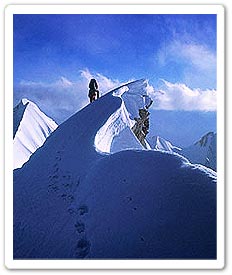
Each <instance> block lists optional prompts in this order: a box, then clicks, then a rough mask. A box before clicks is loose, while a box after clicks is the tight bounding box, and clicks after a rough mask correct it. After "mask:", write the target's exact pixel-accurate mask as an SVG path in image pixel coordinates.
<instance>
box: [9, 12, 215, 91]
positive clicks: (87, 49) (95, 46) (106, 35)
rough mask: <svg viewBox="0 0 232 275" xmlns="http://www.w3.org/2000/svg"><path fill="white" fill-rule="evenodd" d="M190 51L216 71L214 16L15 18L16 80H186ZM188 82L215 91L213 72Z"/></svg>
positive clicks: (190, 62) (193, 86) (191, 62)
mask: <svg viewBox="0 0 232 275" xmlns="http://www.w3.org/2000/svg"><path fill="white" fill-rule="evenodd" d="M191 47H194V49H192V54H193V55H194V54H195V55H196V57H195V58H197V57H198V58H200V59H201V58H202V56H198V54H203V55H204V56H205V58H207V57H209V61H208V62H210V64H208V65H211V66H212V67H214V68H211V69H212V70H213V69H215V67H216V64H211V63H212V62H213V61H214V60H212V59H213V56H215V55H216V16H215V15H108V14H107V15H15V16H14V54H15V55H14V68H15V70H14V76H15V77H14V79H15V83H19V82H20V81H21V80H22V79H24V80H30V81H46V82H52V81H55V80H57V78H59V77H60V76H61V75H65V76H66V77H68V78H69V79H71V80H73V81H74V80H75V79H76V78H77V75H78V70H82V69H83V68H88V69H89V70H90V71H93V72H99V73H101V74H103V75H106V76H108V77H110V78H113V79H119V80H121V81H127V80H128V79H131V78H135V79H138V78H142V77H144V76H145V77H146V78H149V79H150V80H151V81H153V82H154V83H156V81H158V79H160V78H163V79H167V80H168V81H171V82H182V80H185V79H187V77H186V74H187V71H188V72H189V74H190V73H191V72H190V71H191V70H192V69H193V68H192V67H193V66H194V64H193V60H192V59H193V58H194V56H191V53H189V52H188V51H191ZM179 51H182V53H181V52H179ZM193 51H195V52H193ZM203 58H204V57H203ZM200 61H201V60H198V61H197V60H196V63H197V62H198V63H200ZM205 63H207V60H206V62H205ZM195 65H196V66H197V65H198V67H200V66H201V64H195ZM204 65H205V66H206V64H203V65H202V66H204ZM207 69H209V68H207ZM187 82H188V83H186V81H185V84H188V85H189V86H190V87H191V88H210V89H212V88H216V77H215V74H213V73H212V76H210V81H209V80H208V79H206V78H205V79H201V81H199V83H198V82H197V81H196V80H192V82H191V80H189V79H188V80H187Z"/></svg>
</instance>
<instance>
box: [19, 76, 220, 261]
mask: <svg viewBox="0 0 232 275" xmlns="http://www.w3.org/2000/svg"><path fill="white" fill-rule="evenodd" d="M142 87H143V88H142ZM123 90H124V91H123ZM138 90H140V92H138ZM145 91H146V82H145V81H142V80H141V81H136V82H133V83H131V84H127V85H125V86H123V87H120V88H119V89H118V90H115V91H112V92H110V93H108V94H106V95H105V96H103V97H101V98H100V99H99V100H97V101H95V102H93V103H92V104H89V105H88V106H86V107H85V108H84V109H82V110H81V111H79V112H78V113H76V114H75V115H74V116H72V117H71V118H70V119H68V120H67V121H66V122H65V123H63V124H62V125H60V126H59V127H58V128H57V130H56V131H55V132H53V134H52V135H51V136H50V137H49V139H47V140H46V142H45V143H44V145H43V146H42V147H41V148H39V149H38V150H37V151H36V152H35V153H34V154H33V155H32V156H31V158H30V161H29V162H27V163H26V164H25V165H24V166H23V167H22V169H18V170H15V173H14V258H15V259H31V258H35V259H73V258H91V259H96V258H99V259H105V258H107V259H110V258H115V259H120V258H121V259H130V258H149V259H151V258H154V259H177V258H178V259H187V258H189V259H215V258H216V173H215V172H213V171H212V170H210V169H207V168H205V167H203V166H199V165H191V164H190V163H189V162H188V161H187V160H186V159H185V158H183V157H181V156H179V155H176V154H169V153H166V152H160V151H153V150H138V149H130V150H128V149H126V148H127V147H132V146H134V144H135V147H136V148H137V147H139V146H138V143H137V140H136V138H135V137H134V136H133V134H132V133H130V134H129V132H130V131H129V129H130V125H129V124H130V121H132V119H131V118H132V117H130V114H131V113H132V112H136V109H134V110H133V107H131V110H130V112H129V111H128V110H129V109H130V107H128V109H127V106H134V103H133V104H132V103H131V104H130V102H129V104H128V102H126V101H129V100H130V96H129V95H128V94H129V93H128V92H130V93H131V94H132V97H133V101H134V100H135V94H137V97H138V102H139V101H140V99H141V93H144V92H145ZM124 93H128V94H127V97H126V99H124V96H125V94H124ZM123 95H124V96H123ZM135 101H136V100H135ZM136 108H137V107H136ZM124 115H125V117H123V116H124ZM127 123H128V125H127ZM106 125H107V127H106ZM125 129H127V130H126V131H127V133H126V134H125V137H128V139H127V141H128V143H127V144H126V142H125V141H123V142H120V141H119V140H118V141H116V140H117V138H119V136H120V135H121V134H122V135H123V134H124V133H123V131H124V130H125ZM127 134H128V135H127ZM129 135H131V139H132V137H133V138H134V139H133V140H131V139H130V138H129ZM121 141H122V140H121ZM114 142H115V143H116V142H117V149H118V150H119V149H120V146H122V147H121V149H123V150H122V151H118V152H117V153H111V148H113V143H114ZM141 148H142V147H141Z"/></svg>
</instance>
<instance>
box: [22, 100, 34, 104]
mask: <svg viewBox="0 0 232 275" xmlns="http://www.w3.org/2000/svg"><path fill="white" fill-rule="evenodd" d="M21 103H22V104H23V105H26V104H28V103H31V104H34V103H33V102H31V101H30V100H29V99H27V98H22V100H21Z"/></svg>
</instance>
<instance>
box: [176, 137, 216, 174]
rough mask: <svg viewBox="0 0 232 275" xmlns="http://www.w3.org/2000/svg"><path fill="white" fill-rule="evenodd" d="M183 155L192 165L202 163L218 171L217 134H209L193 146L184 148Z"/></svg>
mask: <svg viewBox="0 0 232 275" xmlns="http://www.w3.org/2000/svg"><path fill="white" fill-rule="evenodd" d="M181 154H182V155H183V156H185V157H186V158H188V159H189V160H190V161H191V162H192V163H200V164H203V165H205V166H206V167H209V168H211V169H213V170H215V171H216V169H217V134H216V133H214V132H209V133H207V134H206V135H204V136H203V137H201V139H200V140H199V141H197V142H195V143H194V144H193V145H191V146H189V147H187V148H184V149H183V150H182V151H181Z"/></svg>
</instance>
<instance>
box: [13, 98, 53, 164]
mask: <svg viewBox="0 0 232 275" xmlns="http://www.w3.org/2000/svg"><path fill="white" fill-rule="evenodd" d="M56 128H57V124H56V123H55V122H54V121H53V120H52V119H51V118H49V117H47V116H46V115H45V114H44V113H43V112H41V111H40V109H39V108H38V107H37V106H36V104H35V103H33V102H31V101H29V100H28V99H25V98H24V99H22V100H21V102H20V103H19V104H18V105H17V106H16V107H15V108H14V133H13V134H14V136H13V137H14V141H13V149H14V169H16V168H20V167H22V165H23V164H24V163H25V162H27V161H28V160H29V158H30V156H31V155H32V154H33V153H34V152H35V151H36V150H37V149H38V148H39V147H40V146H42V145H43V143H44V141H45V140H46V138H47V137H48V136H49V135H50V134H51V132H53V131H54V130H55V129H56Z"/></svg>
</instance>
